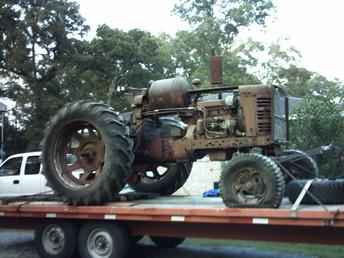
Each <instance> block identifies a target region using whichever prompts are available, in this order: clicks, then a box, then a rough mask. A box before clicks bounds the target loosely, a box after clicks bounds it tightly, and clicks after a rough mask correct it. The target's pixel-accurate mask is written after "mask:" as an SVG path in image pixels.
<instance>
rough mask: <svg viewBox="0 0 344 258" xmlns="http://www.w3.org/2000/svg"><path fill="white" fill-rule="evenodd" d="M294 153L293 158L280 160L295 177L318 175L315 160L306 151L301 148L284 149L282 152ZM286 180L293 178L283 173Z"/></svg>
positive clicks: (286, 153)
mask: <svg viewBox="0 0 344 258" xmlns="http://www.w3.org/2000/svg"><path fill="white" fill-rule="evenodd" d="M291 155H295V160H293V159H291V160H290V161H288V160H287V161H285V162H282V165H283V166H284V167H285V168H286V169H288V171H289V172H290V173H291V174H292V175H293V176H294V177H295V178H296V179H311V178H316V177H318V176H319V168H318V165H317V163H316V162H315V160H314V159H313V158H312V157H311V156H309V155H308V154H307V153H305V152H303V151H301V150H295V149H290V150H285V151H283V152H282V156H291ZM285 179H286V182H289V181H290V180H292V179H293V178H291V177H290V176H289V175H287V174H285Z"/></svg>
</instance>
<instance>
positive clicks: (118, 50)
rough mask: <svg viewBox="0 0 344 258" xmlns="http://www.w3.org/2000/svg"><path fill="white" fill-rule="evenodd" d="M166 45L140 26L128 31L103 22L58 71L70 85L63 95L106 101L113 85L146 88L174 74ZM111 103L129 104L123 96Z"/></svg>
mask: <svg viewBox="0 0 344 258" xmlns="http://www.w3.org/2000/svg"><path fill="white" fill-rule="evenodd" d="M166 44H167V43H166V42H165V41H164V40H163V38H158V37H155V36H153V35H151V34H150V33H148V32H144V31H141V30H138V29H134V30H130V31H128V32H125V31H121V30H119V29H111V28H110V27H108V26H107V25H102V26H100V27H99V28H98V30H97V34H96V37H95V38H94V39H92V40H91V41H90V42H79V46H78V55H75V56H74V59H73V60H71V61H70V63H69V64H68V65H67V66H66V68H65V69H64V70H63V71H62V73H60V74H59V78H60V81H63V85H64V86H65V87H66V86H68V87H66V89H68V91H64V94H65V95H66V97H67V98H68V99H70V100H77V99H80V98H91V99H95V100H98V101H99V100H102V101H104V102H106V101H107V97H108V91H109V87H110V85H112V84H115V85H114V86H116V85H118V84H120V85H123V84H126V85H129V86H131V87H136V88H143V87H146V86H147V85H148V82H149V81H150V80H157V79H161V78H166V77H171V76H174V72H175V66H174V63H173V61H172V59H171V55H170V54H169V52H168V51H169V49H168V48H167V47H166ZM80 87H81V88H80ZM111 104H112V105H113V106H114V108H115V109H116V110H118V111H123V110H126V109H128V107H129V102H128V99H127V98H126V97H124V96H115V97H114V98H113V100H112V102H111Z"/></svg>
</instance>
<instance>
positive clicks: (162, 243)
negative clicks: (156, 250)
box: [150, 236, 185, 248]
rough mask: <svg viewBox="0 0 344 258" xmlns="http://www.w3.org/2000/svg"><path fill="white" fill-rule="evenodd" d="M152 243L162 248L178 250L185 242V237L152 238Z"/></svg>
mask: <svg viewBox="0 0 344 258" xmlns="http://www.w3.org/2000/svg"><path fill="white" fill-rule="evenodd" d="M150 239H151V240H152V242H153V243H154V244H155V245H157V246H158V247H161V248H176V247H177V246H178V245H180V244H182V243H183V242H184V241H185V238H184V237H161V236H150Z"/></svg>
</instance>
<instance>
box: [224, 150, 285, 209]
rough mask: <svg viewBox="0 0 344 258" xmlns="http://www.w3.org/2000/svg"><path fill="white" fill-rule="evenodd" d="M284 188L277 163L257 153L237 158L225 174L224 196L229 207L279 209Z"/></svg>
mask: <svg viewBox="0 0 344 258" xmlns="http://www.w3.org/2000/svg"><path fill="white" fill-rule="evenodd" d="M284 189H285V183H284V178H283V174H282V172H281V170H280V169H279V167H278V166H277V165H276V163H275V162H274V161H273V160H272V159H270V158H269V157H266V156H263V155H260V154H256V153H247V154H240V155H238V156H235V157H233V158H232V159H231V160H230V161H229V162H228V164H227V165H226V167H225V169H224V170H223V171H222V174H221V180H220V190H221V196H222V199H223V201H224V203H225V205H226V206H228V207H255V208H278V207H279V206H280V204H281V201H282V198H283V195H284Z"/></svg>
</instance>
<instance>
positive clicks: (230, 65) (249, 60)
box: [168, 31, 259, 86]
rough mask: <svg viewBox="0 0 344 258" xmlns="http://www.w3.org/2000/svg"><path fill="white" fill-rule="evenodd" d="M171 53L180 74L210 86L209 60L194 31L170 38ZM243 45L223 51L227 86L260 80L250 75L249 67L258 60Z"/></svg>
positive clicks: (179, 33)
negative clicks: (201, 51) (205, 56)
mask: <svg viewBox="0 0 344 258" xmlns="http://www.w3.org/2000/svg"><path fill="white" fill-rule="evenodd" d="M168 44H169V46H170V49H171V50H170V51H169V52H170V53H171V55H172V57H173V60H175V65H176V67H177V68H180V69H179V74H181V75H183V76H185V77H187V78H189V79H190V80H192V79H194V78H198V79H200V80H201V81H202V82H203V85H204V86H207V85H208V84H209V80H208V76H209V70H210V64H209V61H210V60H209V59H205V58H202V55H203V56H204V55H206V53H202V55H200V53H199V51H198V50H199V49H200V48H201V46H200V42H199V41H198V40H197V33H196V32H193V31H191V32H190V31H179V32H177V33H176V36H175V37H174V38H168ZM242 50H243V47H242V45H239V46H237V47H231V48H229V49H226V50H224V51H223V53H222V55H223V72H224V82H225V83H226V84H231V85H238V84H254V83H258V82H259V80H258V78H257V77H256V76H254V75H253V74H251V73H249V71H248V69H247V67H248V65H249V64H250V65H254V64H256V59H255V58H253V57H252V56H250V55H249V52H244V51H242Z"/></svg>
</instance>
